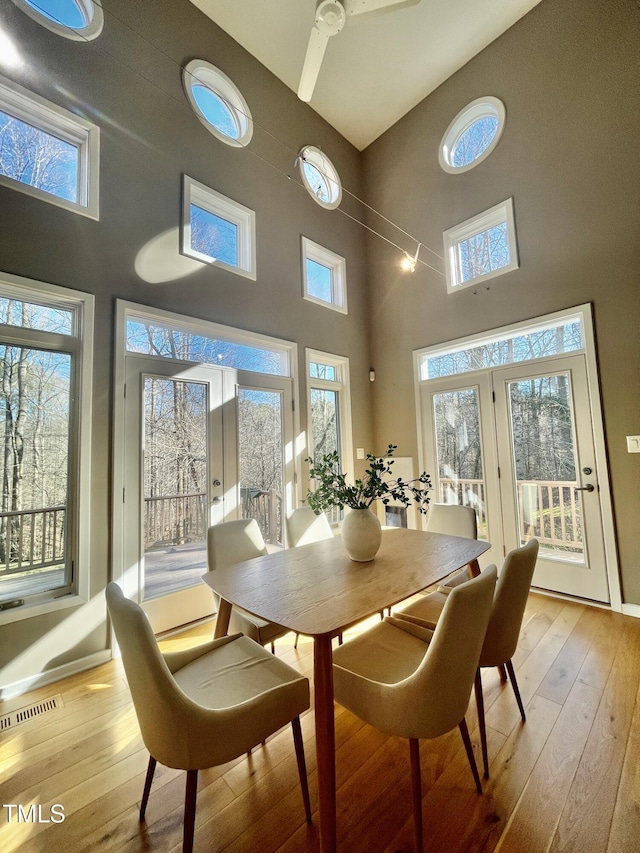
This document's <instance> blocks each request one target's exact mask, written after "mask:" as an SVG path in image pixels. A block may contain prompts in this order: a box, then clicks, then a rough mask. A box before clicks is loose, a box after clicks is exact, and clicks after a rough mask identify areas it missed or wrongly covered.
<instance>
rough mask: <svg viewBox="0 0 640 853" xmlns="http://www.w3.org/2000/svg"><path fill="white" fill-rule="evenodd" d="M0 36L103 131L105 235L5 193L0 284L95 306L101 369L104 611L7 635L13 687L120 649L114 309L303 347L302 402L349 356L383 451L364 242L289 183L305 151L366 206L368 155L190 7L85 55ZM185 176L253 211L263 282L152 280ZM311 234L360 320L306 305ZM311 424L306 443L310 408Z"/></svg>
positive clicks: (211, 276) (217, 276)
mask: <svg viewBox="0 0 640 853" xmlns="http://www.w3.org/2000/svg"><path fill="white" fill-rule="evenodd" d="M0 26H1V27H2V28H3V29H4V30H5V31H6V32H7V33H9V34H10V36H11V38H12V39H13V40H14V42H15V43H16V45H17V47H18V49H19V51H20V53H21V54H22V56H23V58H24V60H25V63H24V66H23V67H22V69H19V70H15V69H14V70H6V69H5V70H4V71H3V73H4V74H5V75H6V76H8V77H10V78H11V79H13V80H15V81H16V82H17V83H19V84H21V85H23V86H25V87H26V88H28V89H30V90H32V91H34V92H36V93H37V94H39V95H41V96H43V97H45V98H48V99H49V100H51V101H54V102H55V103H58V104H60V105H62V106H66V107H68V108H72V109H75V110H77V111H78V112H79V113H80V114H82V115H85V116H86V117H87V118H89V119H90V120H92V121H94V122H95V123H96V124H98V125H99V126H100V128H101V169H100V172H101V174H100V221H99V222H96V221H93V220H91V219H88V218H86V217H83V216H79V215H76V214H73V213H70V212H67V211H64V210H62V209H61V208H58V207H55V206H53V205H50V204H46V203H44V202H42V201H39V200H37V199H33V198H29V197H28V196H26V195H24V194H22V193H19V192H15V191H13V190H11V189H7V188H4V187H0V210H1V211H2V215H1V220H0V270H2V271H5V272H10V273H14V274H16V275H21V276H25V277H28V278H33V279H38V280H42V281H46V282H51V283H53V284H57V285H62V286H67V287H71V288H76V289H78V290H82V291H88V292H91V293H93V294H95V295H96V355H97V357H96V360H95V371H94V392H95V393H94V400H93V466H92V486H93V488H92V520H91V524H92V528H91V529H92V532H91V536H92V553H91V595H92V596H97V599H96V603H94V605H93V606H92V607H91V608H80V609H78V610H76V611H75V613H74V612H70V611H68V610H66V611H62V612H57V613H52V614H48V615H47V616H43V617H34V618H30V619H26V620H23V621H19V622H15V623H11V624H9V625H6V626H1V627H0V683H3V682H5V683H6V681H7V680H9V681H13V680H15V677H14V674H13V673H12V676H11V677H8V675H7V670H6V669H5V667H6V666H7V664H8V663H9V662H10V661H12V660H16V659H19V660H20V661H21V664H20V667H21V674H22V675H23V676H27V675H29V674H30V673H32V672H37V671H38V670H39V669H47V668H50V667H51V666H55V665H57V664H61V663H65V662H67V661H69V660H73V659H76V658H80V657H83V656H85V655H88V654H91V653H93V652H96V651H98V650H100V649H104V648H105V647H106V645H107V639H108V638H107V630H106V622H105V618H104V606H103V603H102V596H101V593H102V590H103V589H104V587H105V585H106V582H107V580H108V578H109V531H110V523H111V522H110V500H109V498H110V447H111V421H112V411H111V405H112V403H111V400H112V390H111V386H112V352H113V317H114V300H115V299H116V298H124V299H128V300H132V301H134V302H139V303H143V304H146V305H152V306H156V307H159V308H163V309H166V310H173V311H177V312H180V313H183V314H188V315H191V316H194V317H201V318H205V319H207V320H213V321H216V322H220V323H225V324H228V325H231V326H236V327H240V328H243V329H248V330H251V331H256V332H261V333H265V334H270V335H275V336H277V337H280V338H286V339H288V340H291V341H295V342H297V343H298V345H299V358H300V364H299V369H300V375H301V376H302V377H303V379H302V383H301V389H300V390H301V400H302V401H303V404H304V400H305V399H306V397H305V393H306V390H305V386H304V347H305V346H309V347H314V348H318V349H323V350H326V351H329V352H334V353H337V354H340V355H344V356H348V357H349V358H350V366H351V378H352V405H353V420H354V442H355V443H356V444H358V445H360V446H365V447H370V446H371V433H370V417H369V411H370V408H369V406H370V400H369V395H370V385H369V381H368V367H369V356H368V337H367V328H366V323H365V317H366V301H365V298H366V292H365V266H364V265H365V242H364V232H363V229H362V228H361V227H360V226H358V225H357V224H354V223H352V222H351V221H350V220H349V219H348V218H347V217H346V216H344V215H343V214H341V213H340V212H339V211H327V210H324V209H322V208H320V207H319V206H318V205H317V204H316V203H315V202H314V201H313V200H312V199H311V198H310V196H309V195H308V193H307V192H306V191H305V190H304V189H303V188H302V187H301V186H299V185H298V183H297V182H295V181H290V180H288V179H287V177H286V175H287V174H288V173H291V174H292V175H293V176H294V177H296V178H297V176H298V173H297V171H296V170H294V158H295V155H296V153H297V152H298V151H299V149H300V148H301V147H302V145H304V144H315V145H318V146H320V147H321V148H322V149H323V150H324V151H325V152H326V153H327V154H328V156H329V157H330V158H331V159H332V160H333V162H334V163H335V165H336V167H337V169H338V171H339V173H340V175H341V178H342V181H343V184H344V186H345V187H347V188H348V189H350V190H351V191H352V192H354V193H355V194H357V195H361V193H362V185H361V156H360V154H359V152H358V151H356V150H355V149H354V148H353V147H352V146H351V145H350V144H348V143H347V142H346V141H345V140H344V139H343V138H342V137H341V136H340V135H339V134H338V133H337V132H336V131H335V130H333V129H332V128H331V127H329V126H328V125H327V124H326V122H324V121H323V120H322V119H320V118H319V117H318V115H317V114H316V113H315V112H313V111H312V110H311V109H310V108H309V107H307V106H306V105H304V104H302V103H301V102H300V101H299V100H298V99H297V97H296V96H295V94H294V93H293V92H291V91H290V90H289V89H287V88H286V87H285V86H284V85H283V84H282V83H280V82H279V81H278V80H277V79H276V78H275V77H274V76H273V75H271V74H270V73H269V72H268V71H266V70H265V69H264V67H263V66H261V65H260V64H259V63H258V62H257V61H255V60H254V59H253V58H252V57H251V56H249V55H248V54H247V53H246V52H245V51H244V50H243V49H242V48H241V47H240V46H239V45H238V44H237V43H236V42H234V41H233V40H232V39H230V38H229V37H228V36H226V34H224V33H223V32H222V31H221V30H219V29H218V28H217V27H216V26H215V25H214V24H213V23H212V22H211V21H209V19H208V18H206V17H205V16H204V15H203V14H202V13H201V12H200V11H199V10H197V9H196V7H195V6H193V5H192V4H191V3H189V2H187V0H171V2H168V0H164V2H154V0H136V2H135V3H131V2H129V0H110V2H109V3H108V4H105V26H104V31H103V33H102V35H101V36H100V37H99V38H98V39H96V40H95V41H91V42H89V43H86V44H85V43H81V42H73V41H69V40H67V39H64V38H61V37H59V36H56V35H55V34H53V33H51V32H49V31H48V30H46V29H45V28H43V27H41V26H39V25H38V24H37V23H35V22H34V21H32V20H31V19H30V18H29V17H27V16H26V15H25V14H23V13H22V12H21V11H20V10H19V9H18V8H17V7H16V6H14V5H13V4H12V3H3V4H2V6H1V8H0ZM196 57H197V58H201V59H205V60H208V61H210V62H212V63H214V64H215V65H217V66H218V67H219V68H221V69H222V70H223V71H224V72H225V73H226V74H228V76H229V77H230V78H231V79H232V80H233V81H234V82H235V83H236V85H237V86H238V87H239V88H240V90H241V91H242V92H243V94H244V96H245V98H246V100H247V102H248V104H249V106H250V108H251V110H252V113H253V118H254V121H255V125H256V126H255V130H254V138H253V140H252V142H251V145H250V147H249V148H248V149H243V150H238V149H234V148H230V147H229V146H227V145H225V144H223V143H221V142H220V141H218V140H217V139H216V138H215V137H214V136H212V135H211V134H210V133H209V132H208V131H207V130H206V129H205V128H204V127H203V126H202V124H201V123H200V122H199V121H198V119H197V118H196V116H195V115H194V113H193V112H192V110H191V108H190V106H189V104H188V102H187V99H186V97H185V95H184V92H183V89H182V77H181V68H182V66H183V65H185V64H186V63H187V62H188V61H189V60H190V59H193V58H196ZM270 134H273V137H275V139H274V138H273V137H272V136H271V135H270ZM265 160H266V161H267V162H265ZM274 167H275V168H274ZM183 173H186V174H188V175H189V176H190V177H192V178H194V179H196V180H198V181H200V182H202V183H204V184H206V185H207V186H210V187H212V188H213V189H215V190H218V191H219V192H222V193H223V194H225V195H228V196H230V197H231V198H233V199H235V200H237V201H239V202H241V203H242V204H245V205H247V206H248V207H250V208H252V209H253V210H255V212H256V217H257V268H258V279H257V281H255V282H254V281H250V280H248V279H245V278H242V277H240V276H237V275H234V274H233V273H229V272H226V271H223V270H219V269H216V268H213V267H211V266H208V265H204V264H203V265H202V266H201V267H200V268H199V270H198V271H197V272H195V273H192V274H191V275H189V276H187V277H185V278H181V279H179V280H176V281H173V282H172V281H169V282H167V283H165V284H156V285H151V284H148V283H146V282H144V281H142V280H141V279H140V278H139V277H138V275H137V274H136V272H135V269H134V263H135V260H136V256H137V254H138V252H139V251H140V249H141V248H142V247H143V246H145V244H147V242H148V241H150V240H151V239H152V238H154V237H156V236H157V235H160V234H161V233H163V232H165V231H167V230H168V229H172V228H176V227H177V226H178V223H179V211H180V197H181V175H182V174H183ZM346 205H347V208H348V209H349V205H350V202H349V200H348V199H347V201H346ZM351 209H353V205H351ZM301 234H304V235H305V236H307V237H309V238H311V239H312V240H314V241H316V242H318V243H320V244H321V245H324V246H326V247H327V248H329V249H331V250H333V251H335V252H337V253H338V254H341V255H343V256H344V257H345V258H346V259H347V275H348V304H349V314H348V316H343V315H342V314H338V313H336V312H334V311H330V310H327V309H324V308H322V307H319V306H317V305H314V304H312V303H310V302H308V301H305V300H303V299H302V297H301V260H300V237H301ZM301 421H302V423H301V426H302V428H303V429H304V428H305V412H304V405H303V406H302V412H301Z"/></svg>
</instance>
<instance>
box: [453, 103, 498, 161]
mask: <svg viewBox="0 0 640 853" xmlns="http://www.w3.org/2000/svg"><path fill="white" fill-rule="evenodd" d="M505 115H506V113H505V109H504V104H503V103H502V101H500V100H498V98H493V97H490V96H489V97H486V98H478V99H477V100H475V101H472V102H471V103H470V104H467V106H466V107H465V108H464V109H463V110H461V111H460V112H459V113H458V115H457V116H456V117H455V118H454V120H453V121H452V122H451V124H450V125H449V127H448V128H447V129H446V131H445V134H444V136H443V137H442V142H441V143H440V152H439V159H440V165H441V166H442V168H443V169H444V170H445V172H450V173H457V172H466V171H468V170H469V169H473V167H474V166H477V165H478V163H482V161H483V160H485V159H486V158H487V157H488V156H489V154H491V152H492V151H493V149H494V148H495V147H496V145H497V144H498V142H499V141H500V137H501V135H502V131H503V129H504V121H505Z"/></svg>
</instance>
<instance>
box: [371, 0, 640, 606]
mask: <svg viewBox="0 0 640 853" xmlns="http://www.w3.org/2000/svg"><path fill="white" fill-rule="evenodd" d="M639 79H640V11H639V10H638V6H637V3H636V2H634V0H544V2H542V3H541V4H540V5H539V6H537V7H535V8H534V9H533V11H532V12H530V13H529V14H528V15H527V16H526V17H525V18H523V19H522V20H521V21H520V22H519V23H517V24H516V25H515V26H514V27H512V28H511V30H509V31H508V32H507V33H505V34H504V35H503V36H502V37H501V38H499V39H498V40H497V41H496V42H494V43H493V44H492V45H490V46H489V47H488V48H487V49H486V50H485V51H483V52H482V53H481V54H480V55H479V56H477V57H476V58H475V59H473V60H472V61H471V62H469V63H468V64H467V65H466V66H465V67H464V68H463V69H461V70H460V71H459V72H458V73H457V74H455V75H454V76H453V77H452V78H451V79H450V80H448V81H447V82H445V83H444V84H443V85H442V86H441V87H440V88H439V89H438V90H436V91H435V92H434V93H433V94H432V95H431V96H430V97H428V98H427V99H426V100H424V101H423V102H422V103H420V104H419V105H418V106H417V107H416V108H415V109H414V110H412V111H411V112H410V113H409V114H408V115H407V116H405V117H404V118H403V119H402V120H400V121H399V122H398V123H397V124H396V125H395V126H394V127H392V128H391V129H390V130H389V131H388V132H387V133H386V134H384V135H383V136H382V137H381V138H379V139H378V140H377V141H376V142H375V143H373V144H372V145H371V146H370V147H369V148H368V149H367V150H366V152H365V155H364V163H365V174H366V178H367V183H366V192H367V199H368V201H369V202H370V204H372V205H373V206H374V207H375V208H377V209H379V210H383V211H384V212H385V215H386V216H387V217H389V218H390V219H391V220H393V221H394V222H397V223H398V224H400V225H401V226H402V227H403V228H404V229H406V230H407V231H408V232H409V233H411V234H414V235H416V236H417V238H418V239H420V240H422V241H423V242H424V243H426V244H427V245H428V246H431V247H432V248H434V249H436V250H437V251H438V252H439V253H440V254H442V251H443V250H442V232H443V231H444V230H445V229H447V228H450V227H451V226H453V225H456V224H458V223H459V222H462V221H464V220H465V219H467V218H469V217H470V216H473V215H474V214H476V213H479V212H481V211H483V210H486V209H487V208H489V207H491V206H492V205H494V204H496V203H498V202H500V201H503V200H504V199H506V198H509V197H513V199H514V205H515V214H516V228H517V233H518V242H519V250H520V269H519V270H517V271H513V272H510V273H507V274H505V275H504V276H501V277H499V278H495V279H494V280H493V281H491V282H489V284H490V285H491V287H490V289H489V290H485V289H483V288H478V292H477V295H474V293H473V289H471V288H470V289H466V290H462V291H461V292H459V293H455V294H452V295H447V292H446V285H445V280H444V278H443V277H442V276H441V275H438V274H436V273H434V272H432V271H430V270H428V269H426V268H425V267H422V266H420V267H419V269H418V271H417V272H416V273H415V275H413V276H406V275H402V274H401V273H399V271H398V267H397V262H398V259H397V252H394V251H390V250H388V249H387V248H386V247H385V245H384V244H383V243H382V242H381V241H375V240H372V241H371V243H370V268H369V269H370V281H371V316H372V324H371V335H372V347H373V352H372V360H373V364H374V366H375V368H376V372H377V377H378V379H377V381H376V386H375V392H376V393H375V397H374V423H375V426H376V447H377V448H382V447H384V446H385V445H386V444H387V442H389V441H394V442H396V443H398V444H399V448H398V454H402V455H413V456H416V455H417V436H416V430H415V426H414V423H415V421H414V397H413V385H412V381H413V380H412V361H411V353H412V350H414V349H416V348H419V347H423V346H428V345H430V344H435V343H439V342H443V341H447V340H451V339H454V338H458V337H462V336H464V335H469V334H472V333H474V332H479V331H482V330H487V329H492V328H495V327H498V326H501V325H505V324H508V323H511V322H515V321H518V320H524V319H527V318H530V317H536V316H539V315H542V314H546V313H549V312H552V311H556V310H559V309H562V308H567V307H570V306H574V305H578V304H581V303H585V302H591V303H593V306H594V314H595V326H596V338H597V345H598V354H599V363H600V370H601V384H602V399H603V408H604V420H605V430H606V438H607V445H608V452H609V460H610V473H611V478H612V483H613V500H614V507H615V514H616V522H617V531H618V539H619V557H620V565H621V575H622V586H623V600H625V601H626V602H628V603H634V604H638V603H640V544H639V543H640V537H639V536H638V519H639V518H640V485H639V483H640V455H632V456H630V455H628V454H627V452H626V441H625V435H627V434H637V433H638V432H640V299H639V281H640V240H639V239H638V235H639V234H640V192H639V188H640V157H639V156H638V139H639V138H640V87H639V85H638V80H639ZM482 95H495V96H497V97H499V98H500V99H501V100H502V101H503V102H504V104H505V105H506V109H507V121H506V126H505V131H504V134H503V136H502V139H501V140H500V142H499V144H498V146H497V148H496V149H495V150H494V152H493V153H492V154H491V155H490V156H489V157H488V159H486V160H485V161H484V162H483V163H481V164H479V165H478V166H477V167H476V168H474V169H472V170H470V171H468V172H466V173H464V174H461V175H449V174H445V172H443V171H442V170H441V169H440V167H439V165H438V146H439V143H440V140H441V137H442V134H443V133H444V131H445V129H446V127H447V126H448V124H449V122H450V121H451V120H452V118H453V117H454V116H455V115H456V114H457V112H458V111H459V110H460V109H461V108H462V107H464V106H465V105H466V104H467V103H469V102H470V101H472V100H474V99H475V98H477V97H480V96H482ZM396 236H397V235H396ZM406 248H407V249H409V250H410V251H412V252H413V251H414V249H415V244H414V245H412V246H411V245H407V247H406ZM420 257H421V258H424V259H426V260H429V261H430V262H432V261H433V260H434V258H433V256H430V254H429V253H428V252H427V251H426V250H424V249H423V250H421V254H420ZM435 260H436V261H437V259H435ZM437 265H439V266H440V267H442V262H441V261H439V262H437Z"/></svg>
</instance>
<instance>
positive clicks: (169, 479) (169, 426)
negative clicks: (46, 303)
mask: <svg viewBox="0 0 640 853" xmlns="http://www.w3.org/2000/svg"><path fill="white" fill-rule="evenodd" d="M226 372H227V371H223V370H221V369H217V368H215V367H205V366H201V365H185V364H180V365H179V367H178V366H177V365H176V364H175V363H174V362H171V361H168V360H166V359H163V360H160V359H144V358H140V357H137V356H136V357H127V359H126V398H125V443H124V453H125V460H124V470H125V487H124V494H123V503H124V513H125V524H124V533H125V542H124V553H125V578H124V584H125V586H124V588H125V592H126V594H127V595H128V596H129V597H131V598H134V599H135V600H138V602H139V603H140V604H141V605H142V607H143V608H144V610H145V612H146V613H147V616H148V617H149V621H150V622H151V625H152V628H153V630H154V631H155V632H156V633H157V632H160V631H164V630H167V629H168V628H171V627H174V626H175V625H179V624H184V623H186V622H191V621H194V620H196V619H199V618H202V617H204V616H206V615H208V614H210V613H211V612H212V609H213V599H212V596H211V593H210V591H209V590H208V588H207V587H206V586H205V585H204V584H203V583H202V575H203V574H204V573H205V572H206V571H207V554H206V536H207V528H208V527H209V526H210V525H212V524H217V523H219V522H220V521H222V520H223V518H224V510H225V507H224V504H225V475H226V474H227V473H228V472H227V471H226V469H225V454H224V426H223V403H224V394H223V387H224V382H225V378H226V377H225V375H224V374H225V373H226ZM227 381H228V379H227ZM229 473H230V472H229Z"/></svg>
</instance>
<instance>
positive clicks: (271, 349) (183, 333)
mask: <svg viewBox="0 0 640 853" xmlns="http://www.w3.org/2000/svg"><path fill="white" fill-rule="evenodd" d="M126 346H127V351H128V352H133V353H140V354H144V355H154V356H159V357H160V358H171V359H179V360H181V361H190V362H192V363H194V364H215V365H216V366H218V367H234V368H236V369H237V370H250V371H253V372H254V373H266V374H270V375H272V376H290V375H291V367H290V364H289V352H288V350H285V349H284V348H280V347H276V346H268V345H267V343H266V342H265V344H264V345H263V346H257V345H256V344H252V343H246V344H245V343H239V342H238V341H233V340H229V339H226V340H225V339H224V338H222V337H218V336H217V335H214V334H211V335H207V334H205V333H203V332H198V331H195V330H192V329H189V328H188V327H186V326H184V325H180V324H178V323H175V324H171V323H166V324H165V323H162V322H160V321H158V320H154V319H152V318H146V317H142V316H140V317H136V316H134V315H133V314H130V315H129V316H128V317H127V343H126Z"/></svg>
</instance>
